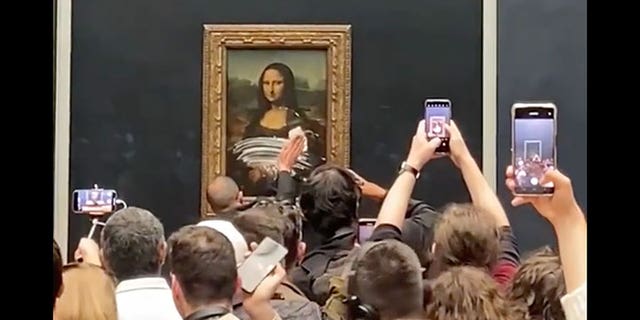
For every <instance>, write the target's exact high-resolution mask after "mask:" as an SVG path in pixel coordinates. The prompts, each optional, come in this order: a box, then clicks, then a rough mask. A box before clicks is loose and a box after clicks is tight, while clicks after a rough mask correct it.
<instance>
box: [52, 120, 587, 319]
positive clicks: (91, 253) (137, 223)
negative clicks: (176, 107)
mask: <svg viewBox="0 0 640 320" xmlns="http://www.w3.org/2000/svg"><path fill="white" fill-rule="evenodd" d="M445 126H446V129H447V130H448V132H449V133H450V142H449V144H450V153H449V154H447V155H446V156H447V157H448V158H450V160H451V161H452V162H453V163H454V164H455V165H456V167H457V168H458V169H459V170H460V173H461V175H462V177H463V179H464V182H465V184H466V187H467V190H468V192H469V194H470V196H471V200H472V201H471V203H452V204H450V205H448V206H446V207H444V208H443V209H441V210H436V209H434V208H433V207H431V206H430V205H428V204H426V203H424V202H423V201H420V200H418V199H412V198H411V194H412V192H413V189H414V186H415V184H416V183H418V182H419V181H420V180H419V173H420V171H421V170H422V169H423V168H424V167H425V166H426V165H428V164H429V162H431V161H436V159H438V158H441V157H443V155H440V154H437V153H436V152H435V149H436V148H437V147H438V146H439V145H440V139H439V138H434V139H431V140H429V139H427V137H426V130H425V123H424V121H421V122H420V123H419V125H418V128H417V130H416V134H415V135H414V137H413V140H412V143H411V147H410V150H409V152H408V155H407V157H406V160H405V161H404V162H403V163H402V164H401V165H400V170H399V172H398V176H397V178H396V179H395V181H394V183H393V184H392V185H391V187H390V188H389V189H385V188H383V187H381V186H379V185H377V184H375V183H373V182H370V181H368V180H366V179H365V178H363V177H361V176H359V175H357V174H356V173H355V172H353V171H351V170H349V169H347V168H342V167H339V166H335V165H330V164H326V165H321V166H319V167H317V168H315V169H314V170H313V172H312V173H311V174H310V176H309V177H307V179H305V180H304V181H300V180H296V179H294V178H293V177H292V175H291V171H292V168H293V166H294V164H295V161H296V159H298V157H299V156H300V154H301V153H302V151H303V149H304V138H303V137H295V138H292V139H290V140H289V141H288V143H287V144H285V146H284V147H283V149H282V151H281V152H280V156H279V158H278V170H279V172H278V176H277V180H275V181H274V183H275V185H276V189H277V195H276V196H275V198H273V199H271V198H265V199H260V200H258V201H256V202H255V203H252V204H250V205H247V204H246V203H243V201H242V193H241V192H240V190H239V188H238V185H237V184H236V183H235V181H233V179H231V178H229V177H224V176H221V177H217V178H216V179H215V180H214V181H212V182H211V184H210V186H209V188H208V190H207V200H208V202H209V204H210V206H211V209H212V211H213V212H212V213H211V216H210V217H208V218H206V219H203V220H202V221H200V222H199V223H198V224H195V225H187V226H183V227H182V228H180V229H179V230H178V231H176V232H174V233H173V234H171V235H169V237H168V238H166V235H165V232H164V227H163V225H162V223H161V222H160V221H159V220H158V218H157V217H155V216H154V215H153V213H151V212H149V211H148V210H145V209H142V208H138V207H128V208H126V209H122V210H119V211H117V212H115V213H113V214H111V215H110V216H109V218H108V219H107V221H106V224H105V226H104V227H103V229H102V230H101V232H100V237H99V240H98V241H94V240H93V239H88V238H83V239H81V240H80V243H79V244H78V247H77V250H76V251H75V254H74V258H75V261H74V262H72V263H68V264H66V265H63V263H62V258H61V256H60V250H59V248H58V246H57V244H56V242H55V240H54V243H53V256H54V263H53V277H54V289H53V317H54V319H57V320H66V319H109V320H112V319H114V320H115V319H120V320H130V319H136V320H140V319H154V320H163V319H167V320H177V319H187V320H198V319H200V320H204V319H252V320H263V319H264V320H273V319H310V320H313V319H318V320H320V319H326V320H334V319H352V320H356V319H380V320H390V319H429V320H449V319H452V320H453V319H470V320H516V319H518V320H519V319H545V320H552V319H553V320H558V319H567V320H583V319H586V220H585V217H584V214H583V212H582V210H581V209H580V207H579V205H578V203H577V202H576V200H575V198H574V194H573V189H572V185H571V181H570V180H569V178H568V177H566V176H565V175H563V174H562V173H561V172H560V171H558V170H548V171H546V172H545V173H544V176H543V178H542V180H543V181H542V183H548V182H553V183H554V186H555V191H554V194H553V195H552V196H548V197H514V198H513V200H512V202H511V205H512V206H519V205H532V206H533V207H534V208H535V210H536V211H537V212H538V213H539V214H540V215H541V216H543V217H544V218H546V219H547V220H548V221H549V223H550V224H551V225H552V226H553V228H554V230H555V234H556V236H557V242H558V250H553V249H552V248H550V247H544V248H540V249H539V250H535V251H534V252H531V253H529V254H526V255H523V256H521V255H520V250H519V249H518V243H517V238H516V234H514V232H513V230H512V228H511V226H510V222H509V218H508V215H507V214H506V212H505V208H503V206H502V204H501V203H500V201H499V200H498V197H497V196H496V194H495V191H494V190H493V189H492V188H491V187H490V185H489V184H488V183H487V181H486V180H485V177H484V176H483V174H482V172H481V170H480V168H479V167H478V165H477V163H476V161H475V160H474V159H473V157H472V156H471V154H470V153H469V151H468V149H467V147H466V145H465V142H464V140H463V137H462V135H461V133H460V131H459V130H458V128H457V126H456V125H455V123H454V122H453V121H451V123H450V124H445ZM437 161H444V160H437ZM515 179H517V177H516V174H515V172H514V168H512V167H509V168H506V174H505V184H506V186H507V187H508V188H510V189H511V190H513V189H514V188H515V185H516V182H515ZM363 197H369V198H372V199H374V200H377V201H379V202H380V211H379V213H378V215H377V218H376V222H375V227H374V229H373V232H372V233H371V236H370V237H369V238H368V239H367V240H366V241H364V242H361V241H359V240H358V238H359V237H358V219H359V215H358V207H359V203H360V201H361V199H362V198H363ZM265 238H270V239H271V240H274V241H275V242H277V243H279V244H280V245H282V246H284V247H286V249H287V254H286V256H285V257H284V258H283V259H282V261H281V262H280V263H279V264H277V265H276V266H275V267H274V268H273V271H271V272H270V273H269V274H268V275H267V276H266V277H265V278H264V279H263V280H262V281H261V282H260V284H259V285H258V286H257V288H256V289H255V290H253V291H252V292H246V291H245V290H243V289H242V282H243V279H242V277H241V276H240V275H239V274H238V271H237V270H238V268H239V267H240V266H241V265H242V264H243V263H244V262H245V261H247V258H248V257H250V256H251V254H252V252H253V251H254V250H255V249H256V247H257V244H258V243H260V242H261V241H262V240H263V239H265ZM165 263H166V264H167V266H168V269H169V279H166V278H165V277H163V276H162V274H161V269H162V267H163V265H164V264H165Z"/></svg>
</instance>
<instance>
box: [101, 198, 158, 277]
mask: <svg viewBox="0 0 640 320" xmlns="http://www.w3.org/2000/svg"><path fill="white" fill-rule="evenodd" d="M100 240H101V246H100V247H101V250H100V251H101V253H102V256H103V258H104V263H105V267H106V268H107V269H108V270H110V271H111V272H113V274H114V275H115V277H116V278H117V279H118V281H124V280H127V279H132V278H137V277H141V276H159V275H160V270H161V268H162V264H163V263H164V258H165V253H166V243H165V238H164V227H163V226H162V223H160V220H158V218H156V217H155V216H154V215H153V214H152V213H151V212H149V211H147V210H144V209H141V208H137V207H128V208H126V209H122V210H119V211H117V212H116V213H114V214H113V215H112V216H111V217H109V219H108V220H107V222H106V225H105V226H104V228H103V229H102V234H101V239H100Z"/></svg>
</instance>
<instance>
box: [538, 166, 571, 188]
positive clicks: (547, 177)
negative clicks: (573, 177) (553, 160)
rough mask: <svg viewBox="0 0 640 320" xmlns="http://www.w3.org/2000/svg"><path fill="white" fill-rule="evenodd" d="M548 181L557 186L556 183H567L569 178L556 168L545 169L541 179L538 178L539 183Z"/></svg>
mask: <svg viewBox="0 0 640 320" xmlns="http://www.w3.org/2000/svg"><path fill="white" fill-rule="evenodd" d="M549 182H551V183H553V184H554V185H555V186H557V185H558V184H567V183H569V178H568V177H567V176H565V175H564V174H562V173H561V172H560V171H558V170H556V169H553V170H547V171H546V172H545V173H544V175H543V176H542V179H540V184H545V183H549Z"/></svg>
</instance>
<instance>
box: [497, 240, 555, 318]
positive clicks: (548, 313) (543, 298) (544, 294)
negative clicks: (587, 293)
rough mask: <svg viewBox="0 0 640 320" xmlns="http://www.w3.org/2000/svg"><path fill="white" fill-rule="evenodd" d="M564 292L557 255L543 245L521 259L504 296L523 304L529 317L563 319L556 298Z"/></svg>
mask: <svg viewBox="0 0 640 320" xmlns="http://www.w3.org/2000/svg"><path fill="white" fill-rule="evenodd" d="M566 293H567V289H566V287H565V283H564V275H563V272H562V265H561V264H560V257H558V255H557V254H555V253H554V252H553V251H552V250H551V248H549V247H544V248H542V249H539V250H537V251H535V252H533V253H532V254H531V255H530V256H529V257H528V258H526V259H524V260H523V261H522V264H521V265H520V267H519V268H518V271H516V274H515V275H514V276H513V280H512V282H511V290H510V291H509V295H508V297H509V299H510V300H512V301H514V302H516V303H521V304H524V305H526V306H527V307H528V309H529V314H530V315H531V318H532V319H540V320H564V319H565V315H564V311H563V309H562V304H561V303H560V298H561V297H562V296H564V295H565V294H566Z"/></svg>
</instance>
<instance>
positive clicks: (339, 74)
mask: <svg viewBox="0 0 640 320" xmlns="http://www.w3.org/2000/svg"><path fill="white" fill-rule="evenodd" d="M228 48H231V49H246V48H256V49H261V48H264V49H273V48H282V49H326V50H327V51H328V52H327V57H328V59H327V73H328V77H327V81H328V84H327V89H328V90H327V101H328V104H329V105H328V106H327V111H328V112H327V130H328V132H327V142H328V143H327V162H329V163H335V164H338V165H343V166H348V164H349V157H350V155H349V152H350V141H349V140H350V105H351V26H350V25H204V44H203V61H202V177H201V195H200V200H201V206H200V208H201V209H200V213H201V215H202V216H206V214H207V212H210V208H209V205H208V203H207V199H206V192H207V186H208V184H209V182H210V181H211V180H212V179H213V178H215V177H216V176H218V175H221V174H225V172H224V170H225V168H226V165H225V163H226V159H225V152H224V150H223V146H225V145H226V128H224V127H223V126H224V125H225V124H226V107H225V106H226V99H227V95H226V74H227V73H226V69H225V68H226V65H227V49H228Z"/></svg>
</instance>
